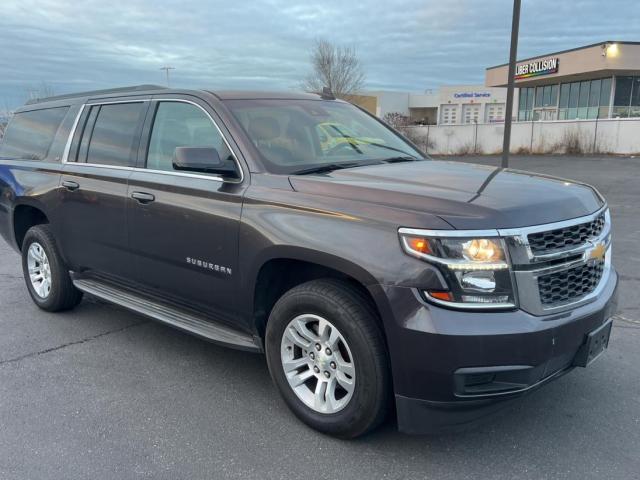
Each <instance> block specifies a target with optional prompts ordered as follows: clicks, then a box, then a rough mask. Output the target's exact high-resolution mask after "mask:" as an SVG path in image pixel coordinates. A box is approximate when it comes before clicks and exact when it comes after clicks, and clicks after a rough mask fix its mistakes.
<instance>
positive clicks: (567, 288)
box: [538, 261, 604, 307]
mask: <svg viewBox="0 0 640 480" xmlns="http://www.w3.org/2000/svg"><path fill="white" fill-rule="evenodd" d="M603 271H604V261H598V262H589V263H586V264H584V265H579V266H577V267H573V268H569V269H567V270H563V271H561V272H556V273H550V274H548V275H542V276H540V277H538V288H539V290H540V302H541V303H542V305H543V306H545V307H550V306H555V305H563V304H565V303H571V302H575V301H577V300H580V299H581V298H582V297H584V296H586V295H588V294H590V293H591V292H593V291H594V290H595V289H596V287H597V286H598V284H599V283H600V279H601V278H602V272H603Z"/></svg>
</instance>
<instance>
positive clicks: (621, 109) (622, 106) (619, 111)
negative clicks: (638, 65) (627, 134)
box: [612, 77, 633, 118]
mask: <svg viewBox="0 0 640 480" xmlns="http://www.w3.org/2000/svg"><path fill="white" fill-rule="evenodd" d="M632 89H633V77H616V92H615V95H614V98H613V115H612V116H613V117H614V118H627V117H628V116H629V106H630V104H631V90H632Z"/></svg>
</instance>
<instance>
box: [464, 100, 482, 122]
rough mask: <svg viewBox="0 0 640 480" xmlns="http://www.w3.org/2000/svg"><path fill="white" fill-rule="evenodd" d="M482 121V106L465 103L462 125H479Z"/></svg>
mask: <svg viewBox="0 0 640 480" xmlns="http://www.w3.org/2000/svg"><path fill="white" fill-rule="evenodd" d="M479 120H480V104H478V103H465V104H463V105H462V123H478V121H479Z"/></svg>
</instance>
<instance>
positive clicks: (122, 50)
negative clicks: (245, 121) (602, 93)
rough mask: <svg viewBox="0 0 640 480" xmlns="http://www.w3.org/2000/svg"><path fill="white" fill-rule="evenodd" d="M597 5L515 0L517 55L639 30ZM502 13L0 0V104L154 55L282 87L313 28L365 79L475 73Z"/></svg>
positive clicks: (620, 12)
mask: <svg viewBox="0 0 640 480" xmlns="http://www.w3.org/2000/svg"><path fill="white" fill-rule="evenodd" d="M603 5H604V4H603V3H602V2H601V1H600V0H582V1H572V2H558V1H557V0H554V1H552V0H536V1H533V0H530V1H525V2H524V5H523V8H522V23H521V28H520V32H521V35H520V47H519V56H520V57H525V56H532V55H538V54H543V53H547V52H551V51H556V50H561V49H565V48H572V47H575V46H579V45H583V44H589V43H595V42H599V41H603V40H609V39H615V40H638V38H633V37H632V36H631V35H633V32H635V31H636V25H637V24H638V22H639V20H640V12H639V10H640V9H638V8H637V3H636V1H635V0H620V1H618V2H616V8H607V9H606V12H604V11H603V8H604V7H603ZM510 21H511V2H510V0H441V1H435V0H431V1H428V0H397V1H389V2H380V1H379V0H360V1H356V2H348V1H344V0H340V1H337V0H322V1H316V2H309V1H306V2H302V1H298V2H296V1H293V0H252V1H249V2H247V1H244V2H242V1H237V0H236V1H220V0H217V1H209V0H196V1H184V0H180V1H178V0H154V1H150V0H129V1H126V2H124V1H112V2H104V1H102V0H100V1H98V0H85V1H82V2H69V1H67V0H3V2H2V5H0V49H1V50H0V51H1V52H2V53H1V54H0V105H2V104H3V102H6V103H8V104H10V105H13V106H15V105H17V104H20V103H22V102H23V101H24V97H25V96H26V94H27V93H26V91H27V90H28V89H29V88H30V86H32V85H37V84H39V83H41V82H46V83H47V84H49V85H51V86H52V87H53V88H54V90H55V91H56V92H59V93H66V92H71V91H78V90H87V89H96V88H108V87H113V86H122V85H131V84H141V83H163V82H164V76H163V75H164V73H163V72H162V71H161V70H160V67H162V66H164V65H171V66H173V67H175V70H173V71H172V72H171V75H172V79H173V82H172V83H173V85H175V86H181V87H207V88H214V89H215V88H224V89H246V88H254V89H279V90H282V89H289V88H293V87H295V86H296V85H297V84H298V82H299V81H300V80H301V79H302V78H303V77H304V75H305V74H306V73H307V71H308V60H307V57H308V49H309V47H310V45H311V44H312V43H313V41H314V39H315V38H318V37H325V38H327V39H329V40H331V41H333V42H336V43H341V44H348V45H353V46H355V47H356V49H357V51H358V53H359V55H360V57H361V58H362V61H363V63H364V65H365V69H366V73H367V86H368V87H369V88H371V89H392V90H413V91H421V90H424V89H425V88H429V87H434V86H437V85H440V84H451V83H457V84H465V83H481V82H483V80H484V69H485V68H486V67H487V66H490V65H495V64H500V63H504V62H505V61H506V59H507V57H508V44H509V29H510ZM619 32H623V33H619ZM625 32H628V33H625Z"/></svg>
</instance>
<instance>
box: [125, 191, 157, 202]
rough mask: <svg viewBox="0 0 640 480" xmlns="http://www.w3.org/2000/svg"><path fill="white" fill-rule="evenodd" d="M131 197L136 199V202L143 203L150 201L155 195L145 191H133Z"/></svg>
mask: <svg viewBox="0 0 640 480" xmlns="http://www.w3.org/2000/svg"><path fill="white" fill-rule="evenodd" d="M131 198H133V199H135V200H137V201H138V203H142V204H143V205H146V204H147V203H151V202H153V201H154V200H155V199H156V197H155V195H153V194H151V193H146V192H133V193H132V194H131Z"/></svg>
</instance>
